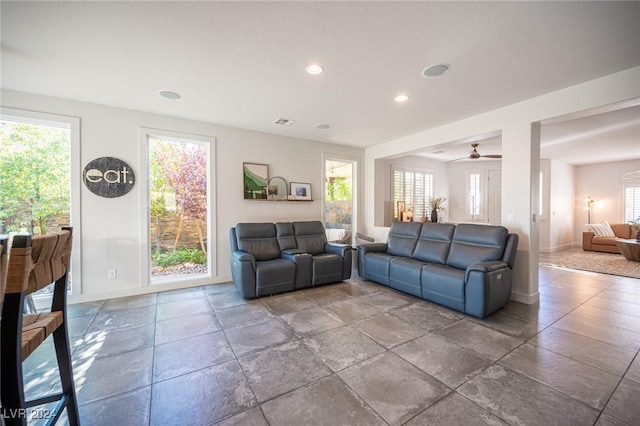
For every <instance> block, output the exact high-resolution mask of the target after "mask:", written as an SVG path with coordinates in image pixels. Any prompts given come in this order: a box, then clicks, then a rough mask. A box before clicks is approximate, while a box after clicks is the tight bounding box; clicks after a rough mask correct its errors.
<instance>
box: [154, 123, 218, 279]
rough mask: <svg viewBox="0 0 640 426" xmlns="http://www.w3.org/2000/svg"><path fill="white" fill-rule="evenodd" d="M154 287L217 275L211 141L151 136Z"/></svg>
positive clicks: (171, 136) (187, 137) (176, 136)
mask: <svg viewBox="0 0 640 426" xmlns="http://www.w3.org/2000/svg"><path fill="white" fill-rule="evenodd" d="M146 139H147V141H146V142H147V159H148V170H149V180H148V185H149V186H148V204H147V209H148V212H149V216H148V224H149V225H148V226H149V234H148V235H149V240H148V241H149V244H148V249H146V256H145V257H146V258H147V259H148V262H149V268H148V274H149V277H150V279H149V281H150V282H151V283H159V282H166V281H167V280H171V281H175V280H185V279H194V278H196V279H204V278H206V277H209V276H211V274H212V270H211V259H212V258H213V257H212V255H211V247H215V246H214V245H212V244H210V240H211V235H210V230H211V208H210V205H211V204H210V203H211V199H212V196H211V193H210V188H211V181H210V180H211V179H210V152H211V150H213V148H212V147H211V142H209V141H203V140H198V139H191V138H190V137H189V136H188V135H179V134H174V133H168V132H161V131H158V132H157V133H148V134H147V137H146Z"/></svg>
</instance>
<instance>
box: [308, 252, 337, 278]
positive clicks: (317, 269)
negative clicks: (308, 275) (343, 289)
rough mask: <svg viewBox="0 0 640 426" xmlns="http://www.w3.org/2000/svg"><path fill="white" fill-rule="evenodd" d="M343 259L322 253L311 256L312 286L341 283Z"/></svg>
mask: <svg viewBox="0 0 640 426" xmlns="http://www.w3.org/2000/svg"><path fill="white" fill-rule="evenodd" d="M342 268H343V258H342V257H341V256H338V255H337V254H329V253H324V254H320V255H318V256H313V285H320V284H329V283H335V282H337V281H342Z"/></svg>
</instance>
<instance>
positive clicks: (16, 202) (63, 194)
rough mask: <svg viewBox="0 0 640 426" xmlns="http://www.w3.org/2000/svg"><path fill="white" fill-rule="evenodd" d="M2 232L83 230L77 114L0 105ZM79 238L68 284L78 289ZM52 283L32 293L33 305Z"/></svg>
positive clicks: (46, 298) (44, 299)
mask: <svg viewBox="0 0 640 426" xmlns="http://www.w3.org/2000/svg"><path fill="white" fill-rule="evenodd" d="M0 112H1V115H0V117H1V118H0V123H1V124H0V135H1V137H0V147H1V149H0V182H1V183H0V233H9V234H11V233H17V232H28V233H32V234H46V233H49V232H55V231H58V230H60V229H61V227H63V226H68V225H71V226H73V228H74V229H73V232H74V235H81V229H80V221H79V220H78V218H79V217H80V181H81V178H80V120H79V119H78V118H75V117H67V116H58V115H54V114H44V113H39V112H32V111H25V110H18V109H12V108H2V109H1V110H0ZM81 244H82V240H81V239H80V238H74V241H73V251H72V253H71V268H70V273H69V276H68V278H69V287H68V288H69V290H70V295H72V296H73V297H75V296H80V295H81V288H82V287H81V282H80V280H81V277H82V272H81V264H80V253H81ZM51 290H52V287H51V288H49V287H46V288H44V289H42V290H40V291H38V292H36V293H34V294H33V296H34V297H33V300H34V302H35V307H36V308H37V309H40V308H44V307H45V306H47V304H50V297H51Z"/></svg>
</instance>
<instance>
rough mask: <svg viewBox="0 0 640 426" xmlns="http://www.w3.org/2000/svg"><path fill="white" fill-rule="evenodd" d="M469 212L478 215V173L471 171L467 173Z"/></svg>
mask: <svg viewBox="0 0 640 426" xmlns="http://www.w3.org/2000/svg"><path fill="white" fill-rule="evenodd" d="M469 214H470V215H471V216H479V215H480V174H479V173H471V174H470V175H469Z"/></svg>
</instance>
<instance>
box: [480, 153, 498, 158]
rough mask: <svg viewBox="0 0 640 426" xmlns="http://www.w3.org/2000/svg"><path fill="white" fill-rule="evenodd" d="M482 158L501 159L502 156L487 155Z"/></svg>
mask: <svg viewBox="0 0 640 426" xmlns="http://www.w3.org/2000/svg"><path fill="white" fill-rule="evenodd" d="M480 157H482V158H502V155H499V154H489V155H481V156H480Z"/></svg>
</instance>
